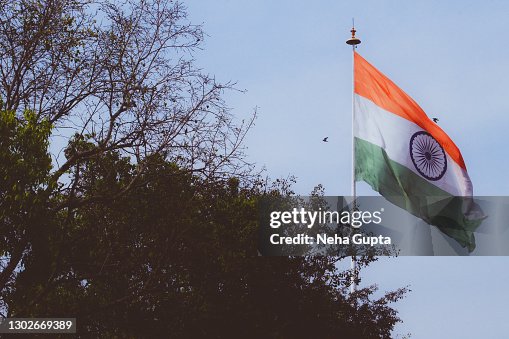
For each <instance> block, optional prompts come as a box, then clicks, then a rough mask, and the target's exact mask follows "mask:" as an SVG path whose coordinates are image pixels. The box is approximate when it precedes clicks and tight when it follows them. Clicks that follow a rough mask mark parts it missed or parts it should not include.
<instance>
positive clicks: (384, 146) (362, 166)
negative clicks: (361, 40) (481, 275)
mask: <svg viewBox="0 0 509 339" xmlns="http://www.w3.org/2000/svg"><path fill="white" fill-rule="evenodd" d="M354 105H355V109H354V138H355V139H354V140H355V179H356V180H357V181H360V180H363V181H365V182H366V183H368V184H369V185H370V186H371V187H372V188H373V189H374V190H375V191H377V192H379V193H380V194H381V195H382V196H384V197H385V198H386V199H387V200H389V201H391V202H392V203H394V204H395V205H397V206H399V207H401V208H404V209H406V210H407V211H408V212H410V213H412V214H413V215H415V216H417V217H418V218H420V219H422V220H424V221H425V222H427V223H428V224H431V225H435V226H437V227H438V228H439V229H440V230H441V231H442V232H443V233H445V234H447V235H448V236H450V237H451V238H453V239H454V240H456V241H457V242H458V243H459V244H460V245H461V246H463V247H467V248H468V250H469V251H473V250H474V249H475V238H474V230H475V229H476V228H477V227H478V226H479V225H480V223H481V222H482V220H483V219H484V218H485V216H484V214H483V212H482V210H481V209H480V208H479V206H478V205H477V204H476V203H475V202H474V200H473V196H472V195H473V188H472V183H471V181H470V178H469V176H468V173H467V169H466V166H465V162H464V161H463V157H462V155H461V152H460V151H459V149H458V147H457V146H456V145H455V144H454V142H453V141H452V140H451V139H450V138H449V136H448V135H447V134H446V133H445V132H444V131H443V130H442V129H441V128H440V127H439V126H438V125H437V124H436V123H435V122H433V121H432V120H431V119H429V118H428V116H427V115H426V113H425V112H424V111H423V110H422V108H421V107H419V105H418V104H417V103H416V102H415V101H414V100H413V99H412V98H411V97H410V96H408V95H407V94H406V93H405V92H404V91H403V90H401V89H400V88H399V87H398V86H396V84H394V82H392V81H391V80H390V79H389V78H387V77H386V76H385V75H384V74H382V73H381V72H380V71H379V70H377V69H376V68H375V67H374V66H372V65H371V64H370V63H368V62H367V61H366V60H365V59H364V58H363V57H361V56H360V55H359V54H358V53H357V52H354Z"/></svg>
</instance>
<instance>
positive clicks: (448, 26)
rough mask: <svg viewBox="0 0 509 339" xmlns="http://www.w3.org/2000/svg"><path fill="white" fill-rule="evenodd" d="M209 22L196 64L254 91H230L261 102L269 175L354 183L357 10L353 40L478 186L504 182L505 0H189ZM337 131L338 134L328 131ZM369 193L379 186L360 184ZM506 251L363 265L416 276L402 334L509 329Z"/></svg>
mask: <svg viewBox="0 0 509 339" xmlns="http://www.w3.org/2000/svg"><path fill="white" fill-rule="evenodd" d="M187 6H188V8H189V16H190V19H191V20H192V21H193V22H195V23H203V24H204V29H205V31H206V33H207V34H208V35H209V36H208V37H207V39H206V41H205V44H204V46H203V47H204V50H203V51H200V52H197V53H195V57H196V59H197V62H198V64H199V65H200V66H201V67H203V68H204V70H206V71H207V72H210V73H212V74H215V75H216V77H217V79H219V80H222V81H228V80H233V81H237V83H238V87H239V88H241V89H247V90H248V92H247V93H245V94H240V93H229V94H227V95H226V96H227V99H228V102H229V104H230V106H231V107H232V108H233V112H234V114H235V115H236V116H238V117H239V119H241V118H242V117H244V116H246V115H247V114H249V112H250V111H251V110H252V109H253V108H254V107H255V106H257V107H258V113H259V118H258V120H257V122H256V126H255V128H254V129H253V130H252V131H251V133H250V135H249V137H248V139H247V142H246V145H247V146H248V147H249V149H248V154H249V159H250V160H251V161H254V162H256V163H257V164H258V165H260V166H266V168H267V174H268V175H270V176H271V177H273V178H275V177H287V176H288V175H295V176H296V177H297V180H298V182H297V184H296V185H295V190H296V191H297V193H300V194H306V193H309V192H310V191H311V189H312V188H313V187H314V186H315V185H316V184H319V183H321V184H323V185H324V186H325V188H326V193H327V194H329V195H348V194H350V175H351V174H350V172H351V162H350V161H351V160H350V159H351V150H350V147H351V146H350V145H351V72H352V69H351V66H352V65H351V63H352V60H351V49H350V48H349V47H348V46H347V45H346V44H345V43H344V41H345V40H346V39H347V38H348V37H349V30H350V28H351V18H352V17H355V22H356V28H357V30H358V37H359V38H360V39H361V40H362V42H363V43H362V44H361V45H360V47H359V49H358V51H359V53H361V54H362V55H363V56H364V57H365V58H366V59H367V60H369V61H370V62H371V63H373V64H374V65H375V66H376V67H377V68H378V69H380V70H381V71H382V72H384V73H385V74H386V75H387V76H389V77H390V78H391V79H392V80H393V81H395V82H396V83H397V84H398V85H399V86H400V87H402V88H403V89H404V90H405V91H406V92H407V93H408V94H410V95H411V96H412V97H413V98H414V99H415V100H416V101H417V102H418V103H419V104H420V105H421V107H422V108H423V109H424V110H425V111H426V112H427V113H428V115H429V116H433V117H438V118H439V119H440V122H439V123H440V126H441V127H442V128H443V129H444V130H445V131H446V132H447V133H448V134H449V136H450V137H451V138H452V139H453V140H454V141H455V143H456V144H457V145H458V147H459V148H460V150H461V151H462V153H463V156H464V158H465V162H466V164H467V168H468V170H469V174H470V177H471V179H472V181H473V184H474V192H475V193H476V194H477V195H508V192H509V180H507V179H505V178H506V169H507V168H509V157H508V155H509V154H508V153H509V152H508V150H507V141H506V138H507V135H508V133H507V128H508V126H509V114H508V112H509V100H508V98H509V86H507V84H506V82H507V80H506V79H508V78H509V48H508V47H507V41H508V40H509V38H508V36H507V32H509V2H507V1H486V0H485V1H447V2H446V1H375V0H373V1H337V0H336V1H316V2H309V1H296V0H293V1H289V0H284V1H283V0H278V1H268V0H266V1H256V0H251V1H239V0H236V1H234V0H214V1H212V0H189V1H187ZM325 136H328V137H329V141H330V142H329V143H326V144H325V143H323V142H321V140H322V138H323V137H325ZM359 192H360V193H361V194H371V193H372V192H371V191H370V190H369V189H368V188H367V187H366V186H365V185H359ZM507 264H509V260H508V259H507V258H505V257H503V258H501V257H498V258H495V257H479V258H474V257H466V258H465V257H462V258H451V257H438V258H427V257H421V258H418V257H406V258H396V259H382V260H381V261H380V262H379V263H376V264H374V265H373V266H372V267H371V268H369V269H368V270H367V271H366V272H365V273H364V275H363V277H364V280H365V282H366V283H367V282H369V281H376V282H377V283H379V285H380V287H381V289H383V290H384V289H393V288H396V287H399V286H404V285H411V289H412V290H413V292H412V293H410V294H409V296H408V297H407V299H405V300H404V301H402V302H400V303H399V304H398V306H397V308H398V309H399V310H400V312H401V317H402V318H403V320H404V321H405V323H404V324H403V325H400V326H398V327H397V331H396V333H395V334H405V333H407V332H411V333H412V334H413V336H412V338H478V337H504V336H506V334H507V333H508V331H509V323H508V322H506V321H504V319H502V316H503V315H504V314H505V312H504V311H505V309H506V307H507V305H508V301H509V291H508V288H507V287H506V285H507V284H506V282H507V281H508V278H509V269H508V268H507V267H508V265H507Z"/></svg>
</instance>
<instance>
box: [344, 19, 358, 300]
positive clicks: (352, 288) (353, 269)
mask: <svg viewBox="0 0 509 339" xmlns="http://www.w3.org/2000/svg"><path fill="white" fill-rule="evenodd" d="M350 32H351V33H352V37H351V38H350V39H348V40H347V41H346V43H347V44H348V45H351V46H352V198H353V209H355V208H356V201H355V200H356V198H357V191H356V187H355V137H354V121H355V48H356V47H357V45H358V44H360V43H361V41H360V40H359V39H358V38H356V37H355V32H356V30H355V23H354V19H352V29H351V30H350ZM350 269H351V272H352V276H351V278H350V279H351V281H350V293H354V292H355V291H356V289H357V283H356V282H355V280H356V276H357V274H356V269H357V257H356V256H352V257H351V260H350Z"/></svg>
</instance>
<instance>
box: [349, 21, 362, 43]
mask: <svg viewBox="0 0 509 339" xmlns="http://www.w3.org/2000/svg"><path fill="white" fill-rule="evenodd" d="M350 32H351V33H352V37H351V38H350V39H348V40H346V43H347V44H348V45H351V46H353V47H354V48H355V46H356V45H358V44H360V43H361V40H360V39H358V38H357V37H356V36H355V33H356V32H357V31H356V30H355V25H354V22H353V19H352V29H351V30H350Z"/></svg>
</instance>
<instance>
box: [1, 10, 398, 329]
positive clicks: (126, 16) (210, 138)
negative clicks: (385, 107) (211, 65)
mask: <svg viewBox="0 0 509 339" xmlns="http://www.w3.org/2000/svg"><path fill="white" fill-rule="evenodd" d="M91 11H97V12H98V13H101V14H100V15H99V16H97V17H101V18H102V19H101V20H100V22H94V15H93V14H91V13H92V12H91ZM185 20H186V14H185V10H184V8H183V6H182V4H181V3H179V2H172V1H158V0H150V1H148V0H147V1H143V0H140V1H127V2H123V3H121V4H116V3H114V2H107V1H105V2H95V3H94V2H91V1H85V0H83V1H78V0H72V1H63V0H44V1H43V0H22V1H19V2H10V1H2V0H0V96H1V97H2V99H3V101H2V102H1V106H2V109H0V132H1V133H0V198H1V200H0V312H1V313H2V316H8V317H76V318H77V319H78V336H80V337H106V338H109V337H116V338H144V337H147V338H159V337H162V338H164V337H178V338H180V337H274V338H286V337H311V336H313V337H314V336H319V337H325V338H329V337H330V338H332V337H348V338H356V337H362V338H388V337H390V334H391V330H392V329H393V327H394V325H395V324H396V323H397V322H398V321H399V318H398V316H397V312H396V310H395V309H394V308H392V307H391V303H393V302H396V301H397V300H399V299H400V298H402V297H403V296H404V294H405V293H406V289H405V288H403V289H399V290H396V291H393V292H389V293H386V294H384V295H382V296H381V297H380V298H378V299H376V298H374V297H373V294H374V292H375V291H376V286H371V287H368V288H364V289H360V290H358V291H357V292H355V293H349V291H348V289H349V286H350V283H351V278H352V276H351V272H350V271H349V270H346V271H343V270H341V269H339V266H338V263H339V262H340V261H341V260H342V259H343V258H340V257H333V256H327V257H325V256H324V257H307V258H303V257H295V258H287V257H260V256H258V254H257V238H258V203H259V201H260V199H261V197H263V196H264V195H275V196H283V197H285V196H288V195H291V194H292V193H291V191H290V189H291V183H289V182H288V181H286V180H278V181H277V182H276V183H275V184H274V185H273V186H268V185H267V184H264V183H263V182H261V181H259V180H257V179H256V180H255V176H252V177H251V178H252V180H246V179H249V178H250V177H249V173H250V172H249V171H245V169H246V168H245V167H243V162H242V153H241V152H240V151H241V148H240V146H241V141H242V138H243V136H244V135H245V132H246V131H247V130H246V126H247V127H248V126H250V123H249V122H248V123H247V125H240V126H237V125H235V124H234V123H233V120H232V116H231V115H230V114H229V112H228V109H227V107H226V106H225V104H224V102H223V101H222V99H221V97H220V94H221V93H222V91H223V90H224V89H226V88H229V87H230V85H228V84H227V85H221V84H218V83H216V82H215V81H214V79H213V78H212V77H210V76H207V75H203V74H202V73H201V72H200V71H199V70H196V69H194V68H193V65H192V60H191V59H189V54H186V53H185V52H186V51H188V50H189V49H192V48H195V47H197V46H198V45H199V42H200V41H201V39H202V35H203V34H202V32H201V28H200V27H198V26H193V25H191V24H190V23H187V22H186V21H185ZM98 21H99V20H98ZM67 128H69V129H70V130H71V131H72V132H71V133H67V134H66V133H64V132H65V131H66V130H67ZM59 135H60V136H62V135H63V137H64V140H65V141H66V143H65V147H64V148H63V149H62V152H61V153H62V154H61V156H58V151H55V150H54V148H53V147H50V140H55V138H56V137H57V136H59ZM50 149H51V150H52V151H51V152H50V151H49V150H50ZM52 157H53V159H52ZM52 160H53V161H52ZM52 164H53V165H52ZM375 260H376V258H375V257H373V256H364V257H362V258H359V267H360V268H362V267H364V266H366V265H368V264H369V263H371V262H372V261H375Z"/></svg>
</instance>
